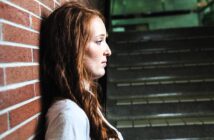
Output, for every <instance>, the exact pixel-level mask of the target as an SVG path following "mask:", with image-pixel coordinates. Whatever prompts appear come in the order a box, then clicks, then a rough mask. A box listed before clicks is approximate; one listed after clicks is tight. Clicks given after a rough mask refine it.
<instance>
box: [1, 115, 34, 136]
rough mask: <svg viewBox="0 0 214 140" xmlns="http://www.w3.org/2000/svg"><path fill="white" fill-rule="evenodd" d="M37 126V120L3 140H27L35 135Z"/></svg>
mask: <svg viewBox="0 0 214 140" xmlns="http://www.w3.org/2000/svg"><path fill="white" fill-rule="evenodd" d="M36 126H37V119H33V120H32V121H30V122H29V123H27V124H25V125H24V126H22V127H20V128H19V129H17V130H16V131H14V132H13V133H11V134H9V135H7V136H6V137H5V138H3V140H17V139H19V140H26V139H28V138H30V137H31V136H32V135H33V134H34V132H35V129H36Z"/></svg>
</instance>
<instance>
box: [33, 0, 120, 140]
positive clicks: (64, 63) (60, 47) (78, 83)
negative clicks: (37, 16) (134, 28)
mask: <svg viewBox="0 0 214 140" xmlns="http://www.w3.org/2000/svg"><path fill="white" fill-rule="evenodd" d="M94 17H100V18H101V19H102V20H104V18H103V16H102V15H101V13H100V12H98V11H96V10H92V9H89V8H87V7H85V6H83V5H80V4H78V3H77V2H67V3H65V4H64V5H62V6H61V7H59V8H58V9H56V10H55V11H54V12H53V13H52V14H51V15H50V16H49V17H48V18H47V19H46V20H45V21H44V22H45V26H44V27H42V28H43V29H42V31H43V33H42V35H41V40H40V43H41V48H40V49H41V56H40V65H41V66H40V72H41V73H40V74H41V77H40V79H41V89H42V93H44V94H43V95H42V103H43V104H42V113H41V118H42V119H40V120H42V121H40V122H39V123H40V127H38V129H37V132H38V134H37V135H36V137H35V139H41V138H42V139H44V135H45V131H46V127H45V125H44V124H46V118H45V115H46V114H47V111H48V108H49V107H50V106H51V105H52V104H53V103H54V102H55V101H56V100H60V99H71V100H72V101H74V102H76V103H77V104H78V105H79V106H80V107H81V108H82V109H83V110H84V111H85V113H86V114H87V116H88V118H89V122H90V137H91V139H95V140H107V139H109V138H114V139H118V136H117V133H116V131H115V130H113V129H112V128H110V127H109V126H108V125H107V124H106V123H105V121H104V120H103V119H102V116H101V115H100V113H99V111H98V110H99V109H101V106H100V103H99V101H98V97H97V84H96V83H95V82H94V81H93V79H92V78H91V75H90V73H88V72H87V71H86V68H85V66H84V64H83V63H82V62H83V58H84V55H85V48H86V45H87V43H88V41H89V39H90V38H91V36H92V31H91V20H92V19H93V18H94ZM85 82H86V83H89V87H90V91H89V90H88V89H86V88H85ZM42 124H43V127H41V125H42ZM39 135H40V136H39Z"/></svg>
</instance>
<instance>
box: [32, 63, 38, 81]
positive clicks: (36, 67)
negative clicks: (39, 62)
mask: <svg viewBox="0 0 214 140" xmlns="http://www.w3.org/2000/svg"><path fill="white" fill-rule="evenodd" d="M33 79H39V66H34V67H33Z"/></svg>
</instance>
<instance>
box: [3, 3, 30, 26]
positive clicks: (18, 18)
mask: <svg viewBox="0 0 214 140" xmlns="http://www.w3.org/2000/svg"><path fill="white" fill-rule="evenodd" d="M14 13H15V14H14ZM0 17H1V18H3V19H6V20H9V21H12V22H15V23H18V24H22V25H24V26H30V20H29V14H28V13H25V12H22V11H20V10H18V9H16V8H14V7H12V6H9V5H7V4H4V3H2V2H0Z"/></svg>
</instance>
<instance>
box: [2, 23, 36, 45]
mask: <svg viewBox="0 0 214 140" xmlns="http://www.w3.org/2000/svg"><path fill="white" fill-rule="evenodd" d="M2 30H3V39H4V40H5V41H10V42H17V43H23V44H30V45H35V46H39V34H38V33H34V32H31V31H27V30H24V29H21V28H16V27H13V26H11V25H7V24H3V29H2Z"/></svg>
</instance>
